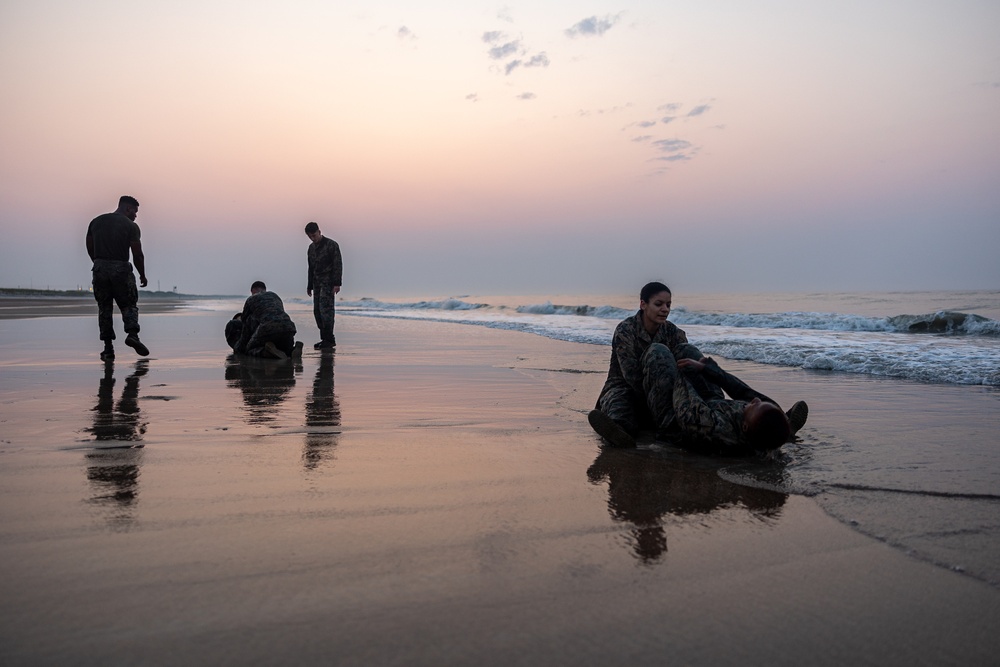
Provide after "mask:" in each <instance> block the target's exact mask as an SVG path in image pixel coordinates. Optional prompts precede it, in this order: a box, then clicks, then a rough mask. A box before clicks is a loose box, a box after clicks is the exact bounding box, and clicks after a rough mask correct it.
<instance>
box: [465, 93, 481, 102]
mask: <svg viewBox="0 0 1000 667" xmlns="http://www.w3.org/2000/svg"><path fill="white" fill-rule="evenodd" d="M465 99H467V100H469V101H470V102H478V101H479V93H469V94H468V95H466V96H465Z"/></svg>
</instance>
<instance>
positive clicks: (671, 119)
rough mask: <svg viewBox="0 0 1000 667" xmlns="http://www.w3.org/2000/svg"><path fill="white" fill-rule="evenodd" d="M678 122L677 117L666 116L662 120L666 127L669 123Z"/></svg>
mask: <svg viewBox="0 0 1000 667" xmlns="http://www.w3.org/2000/svg"><path fill="white" fill-rule="evenodd" d="M675 120H677V116H664V117H663V118H661V119H660V122H661V123H663V124H664V125H666V124H667V123H672V122H674V121H675Z"/></svg>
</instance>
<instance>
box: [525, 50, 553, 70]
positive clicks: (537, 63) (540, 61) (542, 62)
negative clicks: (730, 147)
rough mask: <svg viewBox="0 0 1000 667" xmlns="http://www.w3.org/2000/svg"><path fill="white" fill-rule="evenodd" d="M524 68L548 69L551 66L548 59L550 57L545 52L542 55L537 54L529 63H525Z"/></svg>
mask: <svg viewBox="0 0 1000 667" xmlns="http://www.w3.org/2000/svg"><path fill="white" fill-rule="evenodd" d="M524 66H525V67H548V66H549V57H548V55H546V53H545V51H542V52H541V53H537V54H535V55H533V56H531V58H530V59H529V60H528V62H526V63H524Z"/></svg>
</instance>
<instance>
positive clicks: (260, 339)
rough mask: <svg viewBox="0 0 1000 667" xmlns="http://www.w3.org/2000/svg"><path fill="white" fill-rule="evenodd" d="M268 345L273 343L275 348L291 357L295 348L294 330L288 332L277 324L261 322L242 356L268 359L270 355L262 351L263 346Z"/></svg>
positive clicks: (284, 327)
mask: <svg viewBox="0 0 1000 667" xmlns="http://www.w3.org/2000/svg"><path fill="white" fill-rule="evenodd" d="M268 343H274V346H275V347H276V348H278V349H279V350H281V351H282V352H284V353H285V354H287V355H289V356H291V354H292V348H293V347H295V330H294V329H292V331H289V330H288V328H287V327H286V326H283V325H282V324H281V323H279V322H262V323H261V325H260V326H259V327H257V329H256V330H255V331H254V332H253V335H252V336H250V340H248V341H247V348H246V350H244V351H243V354H246V355H249V356H251V357H269V356H271V355H270V354H269V353H268V352H267V351H265V350H264V346H265V345H267V344H268Z"/></svg>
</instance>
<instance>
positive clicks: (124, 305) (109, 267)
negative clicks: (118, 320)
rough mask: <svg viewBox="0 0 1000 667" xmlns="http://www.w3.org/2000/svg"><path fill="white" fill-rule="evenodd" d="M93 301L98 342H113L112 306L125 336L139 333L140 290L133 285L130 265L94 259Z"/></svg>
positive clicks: (133, 279)
mask: <svg viewBox="0 0 1000 667" xmlns="http://www.w3.org/2000/svg"><path fill="white" fill-rule="evenodd" d="M93 285H94V298H95V299H96V300H97V326H98V327H99V328H100V330H101V340H104V341H110V340H114V339H115V327H114V323H113V321H112V315H113V314H114V304H116V303H117V304H118V309H119V310H120V311H121V313H122V323H123V324H124V325H125V333H127V334H130V333H134V334H137V333H139V308H138V306H137V305H136V303H137V302H138V301H139V290H138V288H137V287H136V285H135V275H133V273H132V265H131V264H129V263H128V262H119V261H115V260H110V259H97V260H94V282H93Z"/></svg>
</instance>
